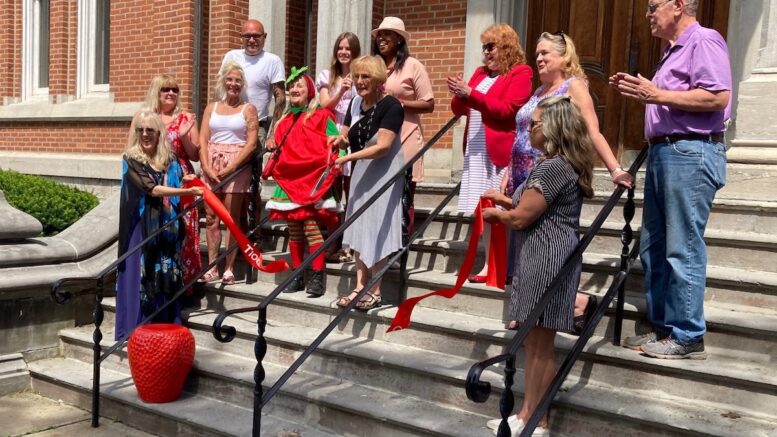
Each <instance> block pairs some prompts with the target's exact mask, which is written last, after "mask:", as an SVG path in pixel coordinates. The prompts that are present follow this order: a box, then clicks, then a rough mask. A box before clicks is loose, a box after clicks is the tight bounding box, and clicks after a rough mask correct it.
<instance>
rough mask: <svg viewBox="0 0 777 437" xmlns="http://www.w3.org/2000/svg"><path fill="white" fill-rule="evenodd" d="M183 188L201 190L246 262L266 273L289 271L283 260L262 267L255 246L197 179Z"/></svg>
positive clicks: (221, 204)
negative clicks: (197, 188) (230, 234)
mask: <svg viewBox="0 0 777 437" xmlns="http://www.w3.org/2000/svg"><path fill="white" fill-rule="evenodd" d="M185 186H187V187H191V186H194V187H201V188H202V190H203V193H202V197H204V198H205V203H207V204H208V206H210V207H211V209H213V212H215V213H216V215H217V216H218V217H219V218H220V219H221V221H222V222H224V225H226V227H227V229H229V232H231V233H232V235H233V236H234V237H235V241H237V244H238V246H240V253H242V254H243V258H245V259H246V261H248V262H249V263H250V264H251V265H252V266H254V268H255V269H257V270H260V271H262V272H266V273H278V272H282V271H284V270H288V269H289V264H288V263H287V262H286V260H285V259H279V260H276V261H270V262H268V263H267V264H264V265H263V261H262V252H260V251H259V249H257V248H256V246H254V245H253V244H251V242H250V241H248V237H246V236H245V234H244V233H243V231H241V230H240V226H238V225H237V224H236V223H235V220H233V219H232V216H231V215H230V214H229V211H227V208H225V207H224V204H223V203H221V200H219V198H218V196H216V195H215V194H213V191H211V190H210V189H208V187H206V186H205V184H203V183H202V181H201V180H200V179H199V178H195V179H192V180H191V181H189V182H186V184H185Z"/></svg>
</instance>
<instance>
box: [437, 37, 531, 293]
mask: <svg viewBox="0 0 777 437" xmlns="http://www.w3.org/2000/svg"><path fill="white" fill-rule="evenodd" d="M480 41H481V42H482V43H483V67H481V68H478V69H477V70H476V71H475V73H474V74H473V75H472V77H471V78H470V80H469V82H468V83H466V82H464V80H463V78H462V76H461V75H458V76H451V77H449V78H448V90H449V91H450V92H451V93H452V94H453V99H452V100H451V108H452V109H453V113H454V114H456V115H466V116H467V128H466V133H465V135H464V137H465V143H464V151H465V152H464V171H463V173H462V175H461V191H460V192H459V212H465V213H471V212H473V211H474V210H475V207H476V206H477V204H478V202H479V201H480V196H481V194H483V192H484V191H486V190H487V189H489V188H498V187H499V184H500V182H501V181H502V177H503V176H504V174H505V170H506V168H507V164H508V163H509V160H510V149H511V147H512V144H513V141H514V139H515V121H514V120H515V114H516V112H518V109H519V108H520V107H521V106H522V105H523V104H524V103H526V101H527V100H528V99H529V96H530V94H531V78H532V71H531V67H529V66H527V65H526V57H525V55H524V51H523V48H521V44H520V41H519V40H518V35H517V34H516V33H515V31H514V30H513V28H512V27H510V26H508V25H507V24H495V25H493V26H491V27H489V28H488V29H486V30H485V31H484V32H483V34H481V35H480ZM490 229H491V227H490V226H486V229H485V230H484V237H483V238H484V240H485V241H484V242H485V244H486V247H488V244H490V240H491V238H490V235H491V233H490ZM486 256H488V250H486ZM487 273H488V260H487V259H486V264H485V266H484V267H483V270H481V272H480V273H479V274H477V275H472V276H470V277H469V280H470V282H485V281H486V276H487Z"/></svg>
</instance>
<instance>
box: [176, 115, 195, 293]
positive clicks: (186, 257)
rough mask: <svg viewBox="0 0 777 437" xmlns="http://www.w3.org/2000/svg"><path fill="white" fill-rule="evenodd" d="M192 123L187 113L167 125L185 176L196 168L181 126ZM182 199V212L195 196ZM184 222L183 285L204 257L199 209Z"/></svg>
mask: <svg viewBox="0 0 777 437" xmlns="http://www.w3.org/2000/svg"><path fill="white" fill-rule="evenodd" d="M192 123H194V120H191V119H190V118H189V116H188V115H186V114H185V113H181V114H178V116H177V117H175V118H173V121H172V122H170V124H168V125H167V140H168V141H169V142H170V147H171V148H172V149H173V152H175V154H176V156H177V158H178V165H179V166H180V167H181V169H182V170H183V173H184V174H193V173H194V166H193V165H192V162H191V160H189V158H188V157H187V154H186V150H185V148H184V145H183V138H182V135H181V126H189V128H188V129H191V124H192ZM188 129H187V131H188ZM180 198H181V209H182V210H183V209H185V208H186V207H188V206H189V205H190V204H191V203H192V202H194V197H193V196H180ZM183 221H184V226H185V229H186V239H185V240H184V242H183V248H182V250H183V253H182V254H181V268H182V270H183V283H184V284H186V283H188V282H189V281H190V280H191V279H193V278H194V277H195V276H196V275H197V273H199V272H200V270H202V257H201V256H200V214H199V211H198V210H197V208H192V209H190V210H189V211H187V212H186V214H184V216H183ZM186 293H187V294H191V293H192V289H191V288H189V289H188V290H186Z"/></svg>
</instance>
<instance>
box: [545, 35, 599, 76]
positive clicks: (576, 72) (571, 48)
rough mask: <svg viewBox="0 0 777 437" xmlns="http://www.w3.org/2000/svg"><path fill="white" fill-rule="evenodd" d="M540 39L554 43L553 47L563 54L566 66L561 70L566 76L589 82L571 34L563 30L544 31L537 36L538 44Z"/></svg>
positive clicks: (562, 57)
mask: <svg viewBox="0 0 777 437" xmlns="http://www.w3.org/2000/svg"><path fill="white" fill-rule="evenodd" d="M540 41H548V42H550V43H552V44H553V48H554V49H555V50H556V52H557V53H558V54H560V55H561V59H562V60H563V61H564V66H563V67H561V70H562V71H563V72H564V76H565V77H576V78H578V79H581V80H583V81H584V82H586V83H588V78H587V77H586V75H585V72H584V71H583V67H581V66H580V58H579V57H578V56H577V50H576V49H575V42H574V41H572V38H570V36H569V35H567V34H565V33H563V32H557V33H549V32H542V35H540V37H539V38H537V44H539V43H540Z"/></svg>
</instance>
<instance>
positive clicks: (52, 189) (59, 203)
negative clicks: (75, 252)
mask: <svg viewBox="0 0 777 437" xmlns="http://www.w3.org/2000/svg"><path fill="white" fill-rule="evenodd" d="M0 190H2V191H3V193H4V194H5V198H6V199H7V200H8V203H10V204H11V206H13V207H14V208H16V209H18V210H20V211H24V212H26V213H27V214H29V215H31V216H33V217H35V218H36V219H38V221H40V222H41V224H42V225H43V235H54V234H57V233H59V232H61V231H62V230H63V229H65V228H67V227H68V226H70V225H72V224H73V223H75V222H76V220H78V219H80V218H81V217H82V216H83V215H84V214H86V213H87V212H89V211H90V210H91V209H92V208H94V207H95V206H97V204H98V203H100V201H99V200H98V199H97V197H96V196H95V195H94V194H92V193H87V192H85V191H81V190H79V189H77V188H72V187H69V186H67V185H63V184H60V183H59V182H55V181H53V180H50V179H46V178H42V177H39V176H31V175H26V174H22V173H19V172H15V171H12V170H0Z"/></svg>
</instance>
